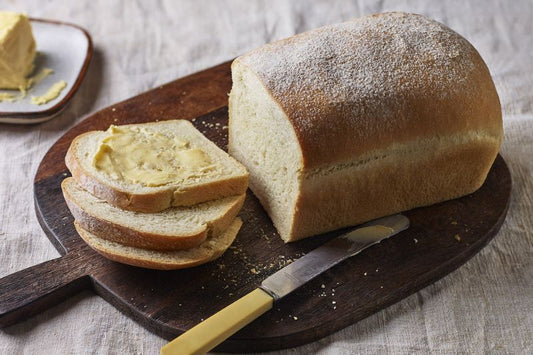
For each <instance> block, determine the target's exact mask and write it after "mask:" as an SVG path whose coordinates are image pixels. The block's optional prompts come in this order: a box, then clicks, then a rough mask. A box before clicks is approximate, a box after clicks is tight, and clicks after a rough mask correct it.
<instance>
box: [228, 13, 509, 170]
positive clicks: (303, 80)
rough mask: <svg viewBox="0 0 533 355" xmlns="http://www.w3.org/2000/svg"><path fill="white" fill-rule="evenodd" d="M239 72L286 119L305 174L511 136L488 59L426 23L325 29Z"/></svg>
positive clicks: (360, 23) (395, 17)
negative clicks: (473, 138) (404, 148)
mask: <svg viewBox="0 0 533 355" xmlns="http://www.w3.org/2000/svg"><path fill="white" fill-rule="evenodd" d="M409 31H411V32H409ZM424 35H425V38H416V40H411V39H410V38H408V37H407V36H424ZM404 42H406V43H404ZM376 48H379V50H376ZM395 58H399V59H398V60H395ZM390 62H392V64H391V63H390ZM372 63H374V64H376V63H377V64H376V65H372ZM238 64H240V65H246V66H249V67H250V68H251V69H252V70H253V71H254V72H255V73H256V74H257V76H258V77H259V78H260V80H261V81H262V82H263V84H264V86H265V88H266V89H267V91H268V92H269V93H270V95H271V96H272V98H273V100H274V101H275V102H277V103H278V104H279V105H280V106H281V107H282V109H283V111H284V112H285V113H286V115H287V118H288V120H289V121H290V122H291V124H292V126H293V127H294V131H295V133H296V136H297V138H298V141H299V145H300V147H301V150H302V156H303V167H304V168H305V169H313V168H320V167H324V166H328V165H331V164H336V163H343V162H347V161H351V160H353V159H354V158H356V157H357V156H359V155H361V154H364V153H366V152H368V151H373V150H379V149H383V148H384V147H387V146H390V145H391V144H393V143H403V142H410V141H415V140H418V139H421V138H425V137H428V136H431V135H443V136H445V135H454V134H458V133H461V132H469V131H479V132H483V133H484V134H487V135H488V136H490V137H494V138H499V139H500V140H501V138H502V135H503V128H502V118H501V106H500V101H499V98H498V95H497V93H496V89H495V86H494V83H493V81H492V79H491V76H490V72H489V70H488V68H487V66H486V64H485V63H484V61H483V59H482V58H481V57H480V55H479V53H478V52H477V51H476V50H475V48H474V47H473V46H472V45H471V44H470V43H469V42H468V41H467V40H466V39H464V38H463V37H461V36H460V35H459V34H457V33H455V32H454V31H452V30H451V29H449V28H448V27H446V26H444V25H442V24H440V23H438V22H436V21H433V20H430V19H428V18H425V17H423V16H421V15H416V14H406V13H384V14H376V15H372V16H366V17H363V18H360V19H355V20H352V21H349V22H345V23H342V24H338V25H332V26H325V27H322V28H318V29H315V30H312V31H309V32H305V33H302V34H299V35H296V36H293V37H290V38H287V39H284V40H281V41H278V42H274V43H272V44H268V45H266V46H263V47H261V48H258V49H256V50H254V51H251V52H250V53H248V54H246V55H244V56H241V57H239V58H237V59H236V60H235V65H238ZM383 73H385V74H383ZM366 79H368V81H366Z"/></svg>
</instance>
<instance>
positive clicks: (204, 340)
mask: <svg viewBox="0 0 533 355" xmlns="http://www.w3.org/2000/svg"><path fill="white" fill-rule="evenodd" d="M408 227H409V219H408V218H407V217H405V216H404V215H401V214H397V215H393V216H389V217H384V218H380V219H376V220H374V221H370V222H368V223H365V224H363V225H361V226H359V227H358V228H356V229H354V230H352V231H351V232H348V233H346V234H343V235H341V236H339V237H336V238H334V239H332V240H330V241H329V242H326V243H324V244H323V245H321V246H320V247H318V248H316V249H314V250H312V251H311V252H309V253H307V254H306V255H304V256H303V257H301V258H300V259H298V260H296V261H295V262H293V263H292V264H289V265H287V266H285V267H284V268H283V269H281V270H279V271H277V272H275V273H274V274H272V275H271V276H269V277H267V278H266V279H265V280H264V281H263V282H262V283H261V286H259V287H258V288H256V289H255V290H253V291H252V292H250V293H248V294H247V295H245V296H243V297H242V298H240V299H238V300H237V301H235V302H233V303H232V304H230V305H229V306H227V307H226V308H224V309H222V310H221V311H219V312H218V313H216V314H214V315H213V316H211V317H209V318H207V319H206V320H204V321H203V322H201V323H199V324H198V325H196V326H194V327H193V328H191V329H190V330H188V331H187V332H185V333H183V334H182V335H180V336H179V337H177V338H176V339H174V340H172V341H171V342H169V343H168V344H167V345H165V346H164V347H162V348H161V354H163V355H171V354H180V355H181V354H204V353H206V352H207V351H209V350H211V349H212V348H214V347H215V346H217V345H218V344H220V343H222V342H223V341H224V340H226V339H227V338H229V337H230V336H231V335H232V334H234V333H236V332H237V331H238V330H240V329H241V328H243V327H244V326H245V325H247V324H249V323H251V322H252V321H253V320H254V319H256V318H258V317H259V316H260V315H262V314H263V313H265V312H267V311H268V310H270V309H271V308H272V307H273V304H274V302H276V301H278V300H280V299H281V298H283V297H285V296H286V295H288V294H289V293H291V292H292V291H294V290H296V289H297V288H299V287H300V286H302V285H303V284H305V283H306V282H308V281H310V280H312V279H313V278H315V277H316V276H318V275H320V274H321V273H323V272H324V271H326V270H328V269H330V268H331V267H333V266H335V265H337V264H338V263H340V262H341V261H343V260H345V259H347V258H349V257H352V256H354V255H357V254H358V253H360V252H361V251H362V250H364V249H366V248H368V247H370V246H372V245H374V244H377V243H379V242H381V241H382V240H383V239H386V238H389V237H391V236H393V235H395V234H398V233H400V232H401V231H403V230H405V229H407V228H408Z"/></svg>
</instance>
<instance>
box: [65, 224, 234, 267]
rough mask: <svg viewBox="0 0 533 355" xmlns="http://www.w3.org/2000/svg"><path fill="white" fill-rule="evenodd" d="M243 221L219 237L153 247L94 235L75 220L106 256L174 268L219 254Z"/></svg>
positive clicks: (232, 238)
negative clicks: (178, 245) (168, 248)
mask: <svg viewBox="0 0 533 355" xmlns="http://www.w3.org/2000/svg"><path fill="white" fill-rule="evenodd" d="M241 225H242V221H241V219H240V218H238V217H237V218H236V219H235V220H234V221H233V222H232V223H231V225H230V226H229V228H228V229H227V230H226V231H224V232H223V233H222V234H221V235H219V236H218V237H208V238H207V239H206V240H205V241H204V242H203V243H202V244H200V245H199V246H197V247H195V248H192V249H188V250H177V251H155V250H148V249H142V248H135V247H131V246H127V245H124V244H120V243H117V242H112V241H109V240H106V239H102V238H99V237H97V236H96V235H94V234H92V233H91V232H88V231H87V230H85V229H83V227H81V226H80V225H79V224H78V223H77V222H74V226H75V227H76V230H77V231H78V233H79V234H80V236H81V237H82V238H83V240H85V242H86V243H87V244H89V246H90V247H91V248H93V249H94V250H96V251H97V252H98V253H100V254H102V255H103V256H105V257H106V258H108V259H111V260H114V261H117V262H120V263H124V264H129V265H133V266H139V267H144V268H149V269H159V270H173V269H183V268H188V267H193V266H197V265H201V264H205V263H207V262H209V261H212V260H214V259H217V258H218V257H220V256H221V255H222V254H223V253H224V252H225V251H226V250H227V249H228V248H229V246H230V245H231V243H233V240H234V239H235V236H236V235H237V233H238V232H239V229H240V228H241Z"/></svg>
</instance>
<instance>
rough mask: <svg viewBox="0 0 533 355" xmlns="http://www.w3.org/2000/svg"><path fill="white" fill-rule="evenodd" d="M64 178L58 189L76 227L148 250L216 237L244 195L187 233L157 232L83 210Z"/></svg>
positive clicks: (180, 247) (187, 246) (185, 245)
mask: <svg viewBox="0 0 533 355" xmlns="http://www.w3.org/2000/svg"><path fill="white" fill-rule="evenodd" d="M67 180H68V178H67V179H65V180H63V182H62V183H61V188H62V190H63V195H64V197H65V201H66V202H67V206H68V208H69V209H70V211H71V213H72V215H73V216H74V218H75V220H76V222H77V223H78V224H79V225H80V227H82V228H83V229H85V230H87V231H89V232H91V233H92V234H94V235H96V236H97V237H100V238H102V239H106V240H109V241H113V242H117V243H121V244H124V245H128V246H132V247H138V248H143V249H150V250H160V251H172V250H183V249H191V248H194V247H196V246H198V245H200V244H201V243H202V242H204V241H205V240H206V238H207V237H217V236H219V235H220V234H221V233H223V232H224V231H225V230H226V229H227V228H228V227H229V226H230V224H231V223H232V222H233V220H234V219H235V217H236V216H237V214H238V213H239V211H240V209H241V208H242V205H243V203H244V199H245V195H244V194H243V195H241V196H239V198H238V199H237V200H236V201H235V202H234V203H232V204H231V205H229V206H228V208H227V210H226V211H225V213H223V214H222V215H221V216H220V217H219V218H217V219H215V220H212V221H209V222H208V223H206V224H204V225H203V226H201V227H199V228H198V229H196V230H191V231H189V232H188V233H187V234H182V235H168V234H158V233H149V232H146V231H140V230H136V229H132V228H130V227H128V226H124V225H121V224H117V223H113V222H110V221H108V220H105V219H103V218H102V217H100V216H98V215H97V214H95V213H91V211H87V210H85V209H83V208H82V207H81V206H80V205H78V204H77V203H76V199H74V198H72V196H70V194H69V189H68V188H66V186H65V185H66V184H67V183H68V182H67Z"/></svg>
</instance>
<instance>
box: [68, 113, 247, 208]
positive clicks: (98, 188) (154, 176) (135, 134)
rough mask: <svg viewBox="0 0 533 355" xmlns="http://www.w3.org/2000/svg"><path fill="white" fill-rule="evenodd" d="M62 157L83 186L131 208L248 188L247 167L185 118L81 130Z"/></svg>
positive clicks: (186, 202)
mask: <svg viewBox="0 0 533 355" xmlns="http://www.w3.org/2000/svg"><path fill="white" fill-rule="evenodd" d="M65 162H66V165H67V167H68V169H69V170H70V172H71V173H72V176H73V177H74V179H75V180H76V181H77V182H78V184H79V185H80V186H81V187H82V188H84V189H85V190H87V191H89V192H90V193H91V194H93V195H95V196H97V197H98V198H100V199H103V200H105V201H107V202H108V203H110V204H111V205H114V206H117V207H120V208H122V209H127V210H131V211H139V212H159V211H162V210H164V209H166V208H169V207H172V206H191V205H195V204H198V203H202V202H205V201H210V200H215V199H220V198H224V197H228V196H235V195H241V194H243V193H245V191H246V189H247V187H248V171H247V170H246V168H245V167H244V166H243V165H241V164H240V163H239V162H237V161H236V160H235V159H233V158H232V157H230V156H229V155H228V154H227V153H226V152H224V151H223V150H221V149H220V148H218V147H217V146H216V145H215V144H214V143H213V142H211V141H210V140H208V139H207V138H206V137H204V136H203V135H202V134H201V133H200V132H199V131H198V130H196V128H194V126H193V125H192V123H190V122H189V121H185V120H170V121H162V122H152V123H145V124H131V125H123V126H111V127H110V128H109V129H108V130H107V131H92V132H88V133H85V134H82V135H80V136H78V137H76V138H75V139H74V140H73V141H72V144H71V145H70V148H69V149H68V152H67V154H66V157H65Z"/></svg>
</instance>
